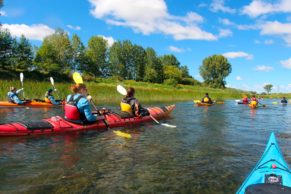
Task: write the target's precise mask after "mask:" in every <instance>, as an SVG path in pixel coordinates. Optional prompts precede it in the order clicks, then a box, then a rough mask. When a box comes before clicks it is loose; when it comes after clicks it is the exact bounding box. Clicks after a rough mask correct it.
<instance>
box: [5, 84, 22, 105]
mask: <svg viewBox="0 0 291 194" xmlns="http://www.w3.org/2000/svg"><path fill="white" fill-rule="evenodd" d="M23 90H24V88H21V89H19V90H17V89H16V87H13V86H11V87H10V91H9V92H8V93H7V98H8V101H9V102H11V103H14V104H19V105H21V104H25V103H26V101H23V100H20V98H19V97H18V94H19V93H20V92H22V91H23Z"/></svg>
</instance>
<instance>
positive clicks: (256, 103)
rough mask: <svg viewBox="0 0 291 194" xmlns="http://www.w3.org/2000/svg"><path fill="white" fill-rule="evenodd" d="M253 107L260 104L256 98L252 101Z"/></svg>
mask: <svg viewBox="0 0 291 194" xmlns="http://www.w3.org/2000/svg"><path fill="white" fill-rule="evenodd" d="M250 104H251V105H252V106H253V107H256V106H257V105H258V102H257V101H255V100H252V101H251V103H250Z"/></svg>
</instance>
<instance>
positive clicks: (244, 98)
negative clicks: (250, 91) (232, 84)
mask: <svg viewBox="0 0 291 194" xmlns="http://www.w3.org/2000/svg"><path fill="white" fill-rule="evenodd" d="M242 104H249V98H248V96H247V95H244V96H243V99H242Z"/></svg>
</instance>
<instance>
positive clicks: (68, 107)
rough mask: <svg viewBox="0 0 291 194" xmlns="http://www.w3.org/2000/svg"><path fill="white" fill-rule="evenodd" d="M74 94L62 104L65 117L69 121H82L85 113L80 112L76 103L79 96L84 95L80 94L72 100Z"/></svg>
mask: <svg viewBox="0 0 291 194" xmlns="http://www.w3.org/2000/svg"><path fill="white" fill-rule="evenodd" d="M74 96H75V95H71V97H70V99H69V101H68V102H66V104H65V106H64V111H65V119H68V120H71V121H83V120H84V119H85V115H84V114H82V113H80V111H79V109H78V107H77V104H78V102H79V100H80V99H81V98H85V97H84V96H82V95H80V96H79V97H78V98H77V99H76V100H74Z"/></svg>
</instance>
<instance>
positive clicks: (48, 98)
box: [44, 88, 61, 105]
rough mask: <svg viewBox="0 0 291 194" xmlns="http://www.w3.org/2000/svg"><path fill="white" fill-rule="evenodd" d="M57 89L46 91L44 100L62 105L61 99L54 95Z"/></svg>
mask: <svg viewBox="0 0 291 194" xmlns="http://www.w3.org/2000/svg"><path fill="white" fill-rule="evenodd" d="M56 90H57V89H52V88H50V89H48V90H47V91H46V93H45V98H44V101H45V102H47V103H51V104H53V105H60V104H61V101H59V100H55V97H54V96H53V92H54V91H56Z"/></svg>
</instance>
